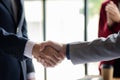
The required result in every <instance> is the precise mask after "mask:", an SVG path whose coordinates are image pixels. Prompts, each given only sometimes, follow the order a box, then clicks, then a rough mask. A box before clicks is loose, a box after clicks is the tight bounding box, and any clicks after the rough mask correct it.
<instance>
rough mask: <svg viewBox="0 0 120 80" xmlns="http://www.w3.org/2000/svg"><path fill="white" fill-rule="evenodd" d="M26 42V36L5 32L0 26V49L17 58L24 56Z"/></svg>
mask: <svg viewBox="0 0 120 80" xmlns="http://www.w3.org/2000/svg"><path fill="white" fill-rule="evenodd" d="M26 42H27V39H26V38H22V37H18V36H16V35H15V34H13V33H8V32H6V31H5V30H4V29H3V28H1V27H0V51H1V52H3V53H6V54H9V55H13V56H14V57H16V58H18V59H23V58H24V55H23V53H24V48H25V44H26Z"/></svg>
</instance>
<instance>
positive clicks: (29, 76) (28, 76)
mask: <svg viewBox="0 0 120 80" xmlns="http://www.w3.org/2000/svg"><path fill="white" fill-rule="evenodd" d="M32 78H35V72H31V73H28V74H27V79H32Z"/></svg>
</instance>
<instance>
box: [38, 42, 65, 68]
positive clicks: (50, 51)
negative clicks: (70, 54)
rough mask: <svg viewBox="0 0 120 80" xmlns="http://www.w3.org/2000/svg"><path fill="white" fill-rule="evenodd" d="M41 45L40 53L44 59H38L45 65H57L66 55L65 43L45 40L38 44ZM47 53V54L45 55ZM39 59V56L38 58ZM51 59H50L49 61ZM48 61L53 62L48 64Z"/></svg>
mask: <svg viewBox="0 0 120 80" xmlns="http://www.w3.org/2000/svg"><path fill="white" fill-rule="evenodd" d="M40 46H41V48H40V49H41V50H40V51H41V54H43V55H44V58H45V59H42V60H40V62H42V61H43V62H42V63H45V64H43V65H45V66H46V67H49V66H50V65H53V66H55V65H57V64H58V63H59V62H61V61H62V60H63V59H64V58H65V56H66V45H64V44H59V43H56V42H52V41H46V42H43V43H41V44H40ZM46 55H47V56H46ZM41 57H43V56H41ZM40 59H41V58H40ZM49 59H51V60H52V61H50V60H49ZM50 62H53V63H55V64H53V63H51V64H50Z"/></svg>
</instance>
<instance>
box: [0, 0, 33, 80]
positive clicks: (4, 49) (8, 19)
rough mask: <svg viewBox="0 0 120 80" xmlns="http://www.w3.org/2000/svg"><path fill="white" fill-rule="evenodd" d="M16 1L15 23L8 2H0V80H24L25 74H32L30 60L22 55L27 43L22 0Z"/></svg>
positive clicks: (2, 0) (0, 0) (7, 0)
mask: <svg viewBox="0 0 120 80" xmlns="http://www.w3.org/2000/svg"><path fill="white" fill-rule="evenodd" d="M16 1H17V5H18V6H17V7H18V15H17V16H18V17H17V22H16V21H15V18H14V15H13V12H12V9H11V3H10V0H0V80H26V74H27V72H34V67H33V64H32V60H31V59H29V58H27V57H25V56H24V54H23V53H24V48H25V44H26V42H27V41H28V37H27V29H26V26H27V25H26V20H25V15H24V8H23V2H24V0H16ZM26 62H27V64H26ZM28 67H29V68H28Z"/></svg>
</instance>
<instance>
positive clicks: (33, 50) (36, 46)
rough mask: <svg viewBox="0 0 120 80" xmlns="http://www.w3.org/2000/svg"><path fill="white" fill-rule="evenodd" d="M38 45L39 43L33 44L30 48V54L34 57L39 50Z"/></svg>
mask: <svg viewBox="0 0 120 80" xmlns="http://www.w3.org/2000/svg"><path fill="white" fill-rule="evenodd" d="M39 49H40V47H39V44H35V45H34V46H33V49H32V55H33V56H34V57H35V58H36V57H37V53H38V51H39Z"/></svg>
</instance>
